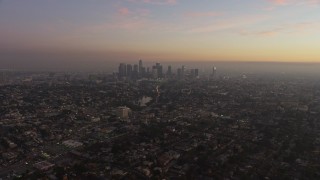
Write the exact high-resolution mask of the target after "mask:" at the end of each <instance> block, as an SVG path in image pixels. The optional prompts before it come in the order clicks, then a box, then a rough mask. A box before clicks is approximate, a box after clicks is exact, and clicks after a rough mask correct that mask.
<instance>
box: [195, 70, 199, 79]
mask: <svg viewBox="0 0 320 180" xmlns="http://www.w3.org/2000/svg"><path fill="white" fill-rule="evenodd" d="M194 74H195V76H196V78H197V77H199V69H195V70H194Z"/></svg>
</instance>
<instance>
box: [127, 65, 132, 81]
mask: <svg viewBox="0 0 320 180" xmlns="http://www.w3.org/2000/svg"><path fill="white" fill-rule="evenodd" d="M132 73H133V71H132V65H131V64H127V77H128V78H132Z"/></svg>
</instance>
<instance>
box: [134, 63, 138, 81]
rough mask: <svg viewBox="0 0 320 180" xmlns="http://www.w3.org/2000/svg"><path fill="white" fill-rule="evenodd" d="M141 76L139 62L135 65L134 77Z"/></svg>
mask: <svg viewBox="0 0 320 180" xmlns="http://www.w3.org/2000/svg"><path fill="white" fill-rule="evenodd" d="M138 76H139V66H138V64H135V65H133V77H134V78H138Z"/></svg>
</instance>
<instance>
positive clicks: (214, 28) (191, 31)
mask: <svg viewBox="0 0 320 180" xmlns="http://www.w3.org/2000/svg"><path fill="white" fill-rule="evenodd" d="M319 5H320V1H318V0H304V1H302V0H258V1H253V0H241V1H240V0H229V1H209V0H203V1H201V2H199V1H197V2H195V1H193V0H184V1H182V0H119V1H109V0H108V1H107V0H92V1H85V0H70V1H51V0H28V1H16V0H2V1H0V24H1V26H0V39H1V41H0V54H1V59H2V60H1V61H2V66H6V65H8V64H10V63H13V64H14V63H22V64H23V63H28V61H30V62H31V63H34V62H35V61H34V59H37V60H36V62H41V61H42V60H43V61H44V62H45V61H57V62H60V63H61V62H67V61H73V62H77V61H78V59H79V62H85V61H92V60H94V61H116V62H121V61H126V60H130V61H132V60H136V59H140V58H142V59H145V60H150V61H159V62H161V61H192V60H199V61H256V62H260V61H263V62H266V61H271V62H320V51H319V48H318V47H319V45H320V44H319V42H320V35H319V33H318V32H319V30H320V23H319V22H320V21H319V20H320V14H319V13H318V12H319V7H320V6H319ZM0 65H1V63H0Z"/></svg>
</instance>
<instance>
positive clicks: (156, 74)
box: [152, 66, 159, 79]
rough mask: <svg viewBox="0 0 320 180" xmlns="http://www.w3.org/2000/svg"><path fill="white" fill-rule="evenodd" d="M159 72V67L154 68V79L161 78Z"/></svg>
mask: <svg viewBox="0 0 320 180" xmlns="http://www.w3.org/2000/svg"><path fill="white" fill-rule="evenodd" d="M158 74H159V72H158V68H157V66H152V77H153V78H154V79H157V78H159V75H158Z"/></svg>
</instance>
